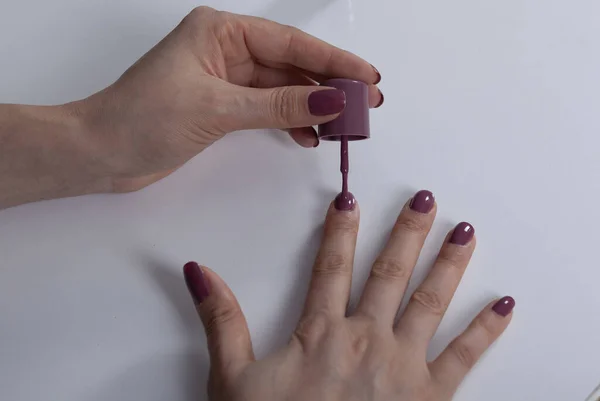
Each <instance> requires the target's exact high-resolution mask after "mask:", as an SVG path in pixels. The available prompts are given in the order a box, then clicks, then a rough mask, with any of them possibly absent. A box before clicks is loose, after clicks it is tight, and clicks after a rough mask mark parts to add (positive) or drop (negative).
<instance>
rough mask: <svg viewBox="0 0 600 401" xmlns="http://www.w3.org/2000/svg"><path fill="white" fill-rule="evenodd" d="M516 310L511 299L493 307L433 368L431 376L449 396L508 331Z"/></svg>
mask: <svg viewBox="0 0 600 401" xmlns="http://www.w3.org/2000/svg"><path fill="white" fill-rule="evenodd" d="M514 306H515V301H514V299H513V298H511V297H503V298H501V299H500V300H498V301H496V302H492V303H490V304H489V305H488V306H487V307H486V308H485V309H483V311H481V313H479V315H478V316H477V317H476V318H475V319H474V320H473V322H471V324H470V325H469V327H468V328H467V329H466V330H465V331H464V332H463V333H462V334H461V335H460V336H458V337H457V338H456V339H455V340H454V341H452V342H451V343H450V345H448V347H447V348H446V349H445V350H444V351H443V352H442V353H441V354H440V356H438V358H437V359H436V360H435V361H433V362H432V363H431V364H430V370H431V373H432V375H433V376H434V377H435V378H436V381H437V382H438V383H439V384H440V385H441V386H442V388H444V389H445V390H446V391H447V392H448V393H450V394H453V393H454V392H455V391H456V389H457V387H458V386H459V384H460V383H461V382H462V381H463V379H464V378H465V376H466V374H467V373H468V372H469V371H470V370H471V369H472V368H473V366H474V365H475V363H476V362H477V361H478V360H479V358H480V357H481V355H483V353H484V352H485V351H486V350H487V349H488V348H489V346H490V345H492V343H493V342H494V341H496V339H497V338H498V337H499V336H500V335H501V334H502V333H503V332H504V330H505V329H506V328H507V327H508V324H509V323H510V321H511V318H512V310H513V308H514Z"/></svg>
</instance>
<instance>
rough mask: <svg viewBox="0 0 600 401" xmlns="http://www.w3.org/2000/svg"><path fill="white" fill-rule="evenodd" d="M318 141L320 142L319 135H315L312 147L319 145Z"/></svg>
mask: <svg viewBox="0 0 600 401" xmlns="http://www.w3.org/2000/svg"><path fill="white" fill-rule="evenodd" d="M320 143H321V141H319V137H318V136H316V135H315V144H314V145H313V148H316V147H317V146H319V144H320Z"/></svg>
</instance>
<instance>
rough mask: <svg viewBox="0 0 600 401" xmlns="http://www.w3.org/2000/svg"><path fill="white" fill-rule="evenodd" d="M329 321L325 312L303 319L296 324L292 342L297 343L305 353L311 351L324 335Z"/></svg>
mask: <svg viewBox="0 0 600 401" xmlns="http://www.w3.org/2000/svg"><path fill="white" fill-rule="evenodd" d="M329 320H330V319H329V316H328V315H327V313H326V312H317V313H315V314H313V315H310V316H306V317H303V318H302V319H300V321H299V322H298V326H297V327H296V330H294V333H292V341H296V342H298V344H300V346H301V348H302V349H303V350H304V351H305V352H308V351H310V350H313V349H314V348H315V347H316V346H317V344H318V343H319V342H320V341H321V340H322V339H323V337H324V336H325V335H326V333H327V331H328V328H329Z"/></svg>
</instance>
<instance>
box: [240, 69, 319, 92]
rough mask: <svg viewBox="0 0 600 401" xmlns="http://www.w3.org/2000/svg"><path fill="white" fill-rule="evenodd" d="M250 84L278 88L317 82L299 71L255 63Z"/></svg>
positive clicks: (314, 84) (313, 84)
mask: <svg viewBox="0 0 600 401" xmlns="http://www.w3.org/2000/svg"><path fill="white" fill-rule="evenodd" d="M250 85H251V86H252V87H254V88H276V87H278V86H297V85H307V86H316V85H317V83H316V82H315V81H314V80H312V79H311V78H309V77H307V76H306V75H304V74H302V73H301V72H299V71H294V70H291V69H286V68H271V67H265V66H263V65H260V64H258V63H255V64H254V73H253V74H252V80H251V82H250Z"/></svg>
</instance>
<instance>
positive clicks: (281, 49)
mask: <svg viewBox="0 0 600 401" xmlns="http://www.w3.org/2000/svg"><path fill="white" fill-rule="evenodd" d="M242 18H243V21H244V24H243V26H244V37H245V39H246V46H248V50H249V51H250V53H252V55H253V56H254V57H256V58H257V59H259V60H263V61H267V62H270V63H284V64H288V65H292V66H295V67H298V68H302V69H304V70H307V71H310V72H313V73H316V74H321V75H325V76H327V77H331V78H348V79H355V80H358V81H362V82H365V83H367V84H377V83H379V81H380V80H381V75H380V74H379V72H378V71H377V70H376V69H375V67H373V66H372V65H371V64H369V63H368V62H367V61H365V60H363V59H362V58H360V57H358V56H357V55H355V54H352V53H350V52H348V51H346V50H342V49H340V48H337V47H335V46H333V45H330V44H329V43H327V42H324V41H322V40H320V39H317V38H315V37H314V36H312V35H309V34H307V33H306V32H303V31H301V30H300V29H298V28H294V27H291V26H286V25H281V24H278V23H277V22H273V21H269V20H266V19H264V18H258V17H242Z"/></svg>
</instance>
